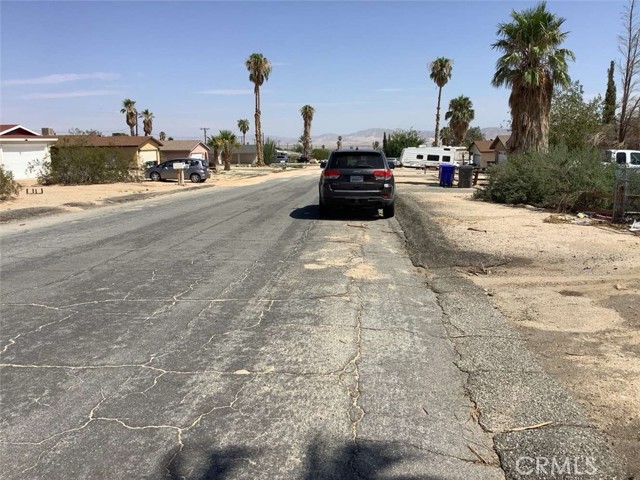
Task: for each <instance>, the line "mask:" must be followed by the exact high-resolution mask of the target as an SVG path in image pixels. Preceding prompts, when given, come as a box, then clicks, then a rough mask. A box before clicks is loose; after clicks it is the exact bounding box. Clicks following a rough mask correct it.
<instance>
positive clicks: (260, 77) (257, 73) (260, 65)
mask: <svg viewBox="0 0 640 480" xmlns="http://www.w3.org/2000/svg"><path fill="white" fill-rule="evenodd" d="M245 66H246V67H247V70H249V81H251V82H253V93H254V94H255V97H256V113H255V126H256V150H257V153H258V166H259V167H263V166H264V152H263V148H262V126H261V124H260V115H261V112H260V87H261V86H262V84H263V83H264V82H266V81H268V80H269V74H270V73H271V63H269V60H267V59H266V58H265V57H264V55H262V54H261V53H252V54H251V55H249V58H247V61H246V62H245ZM225 169H226V165H225Z"/></svg>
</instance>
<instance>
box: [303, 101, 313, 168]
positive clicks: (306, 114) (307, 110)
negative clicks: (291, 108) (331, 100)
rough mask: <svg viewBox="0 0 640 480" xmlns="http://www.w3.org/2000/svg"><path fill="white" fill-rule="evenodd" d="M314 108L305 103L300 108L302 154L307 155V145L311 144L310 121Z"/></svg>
mask: <svg viewBox="0 0 640 480" xmlns="http://www.w3.org/2000/svg"><path fill="white" fill-rule="evenodd" d="M314 113H316V110H315V109H314V108H313V107H312V106H311V105H305V106H304V107H302V108H301V109H300V115H302V120H303V122H304V133H303V134H302V148H303V154H304V156H305V157H306V156H308V155H309V146H310V145H311V122H312V121H313V114H314Z"/></svg>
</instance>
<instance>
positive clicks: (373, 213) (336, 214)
mask: <svg viewBox="0 0 640 480" xmlns="http://www.w3.org/2000/svg"><path fill="white" fill-rule="evenodd" d="M289 216H290V217H291V218H295V219H296V220H319V219H320V218H322V220H342V221H344V220H366V221H372V220H380V219H381V218H382V216H381V215H380V212H379V211H378V210H377V209H375V208H340V209H334V210H332V211H331V212H330V213H329V214H328V215H326V216H323V217H320V210H319V208H318V205H307V206H306V207H302V208H296V209H295V210H294V211H292V212H291V213H290V214H289Z"/></svg>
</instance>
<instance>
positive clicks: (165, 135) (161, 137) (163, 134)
mask: <svg viewBox="0 0 640 480" xmlns="http://www.w3.org/2000/svg"><path fill="white" fill-rule="evenodd" d="M166 139H167V134H166V133H164V132H160V141H161V142H164V141H165V140H166Z"/></svg>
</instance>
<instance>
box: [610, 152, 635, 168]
mask: <svg viewBox="0 0 640 480" xmlns="http://www.w3.org/2000/svg"><path fill="white" fill-rule="evenodd" d="M604 163H616V164H618V165H626V166H627V167H631V168H640V151H638V150H605V151H604Z"/></svg>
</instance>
